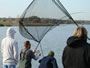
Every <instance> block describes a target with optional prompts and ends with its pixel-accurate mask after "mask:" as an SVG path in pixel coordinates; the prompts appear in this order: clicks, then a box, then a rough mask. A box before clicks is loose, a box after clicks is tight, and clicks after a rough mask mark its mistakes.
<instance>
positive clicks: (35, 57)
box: [31, 51, 39, 60]
mask: <svg viewBox="0 0 90 68" xmlns="http://www.w3.org/2000/svg"><path fill="white" fill-rule="evenodd" d="M31 53H32V58H33V59H34V60H37V59H39V55H37V54H36V55H35V54H34V53H33V52H32V51H31Z"/></svg>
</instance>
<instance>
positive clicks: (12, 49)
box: [1, 27, 18, 65]
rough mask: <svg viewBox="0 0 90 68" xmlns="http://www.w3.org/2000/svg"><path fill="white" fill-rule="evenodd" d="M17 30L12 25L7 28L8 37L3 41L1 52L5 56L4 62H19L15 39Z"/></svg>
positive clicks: (13, 63) (14, 63) (11, 63)
mask: <svg viewBox="0 0 90 68" xmlns="http://www.w3.org/2000/svg"><path fill="white" fill-rule="evenodd" d="M15 33H16V31H15V30H14V28H12V27H10V28H8V29H7V33H6V37H5V38H4V39H3V40H2V43H1V53H2V57H3V64H5V65H16V64H17V62H18V46H17V42H16V40H15V39H14V35H15Z"/></svg>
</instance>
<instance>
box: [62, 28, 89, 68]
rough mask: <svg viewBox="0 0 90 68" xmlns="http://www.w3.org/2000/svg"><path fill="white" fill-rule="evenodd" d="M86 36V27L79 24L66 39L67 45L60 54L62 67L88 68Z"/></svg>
mask: <svg viewBox="0 0 90 68" xmlns="http://www.w3.org/2000/svg"><path fill="white" fill-rule="evenodd" d="M87 36H88V32H87V30H86V28H85V27H83V26H79V27H77V28H76V29H75V31H74V33H73V36H71V37H69V38H68V39H67V46H66V47H65V48H64V51H63V55H62V64H63V67H64V68H90V44H89V43H88V42H87Z"/></svg>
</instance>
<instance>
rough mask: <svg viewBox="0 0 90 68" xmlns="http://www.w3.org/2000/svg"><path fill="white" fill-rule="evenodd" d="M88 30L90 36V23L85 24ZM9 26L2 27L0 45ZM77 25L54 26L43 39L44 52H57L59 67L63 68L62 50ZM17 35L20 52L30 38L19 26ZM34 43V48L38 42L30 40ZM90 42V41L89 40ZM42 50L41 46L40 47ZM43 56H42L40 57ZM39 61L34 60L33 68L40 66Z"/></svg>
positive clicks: (0, 62) (0, 65)
mask: <svg viewBox="0 0 90 68" xmlns="http://www.w3.org/2000/svg"><path fill="white" fill-rule="evenodd" d="M83 26H85V27H86V29H87V30H88V37H90V25H83ZM7 28H8V27H0V46H1V40H2V39H3V38H4V37H5V36H6V30H7ZM75 28H76V25H72V24H71V25H63V26H58V27H56V28H54V29H53V30H51V31H49V32H48V33H47V34H46V35H45V37H44V38H43V40H42V41H41V46H42V49H43V53H44V55H45V56H46V55H47V54H48V52H49V51H50V50H53V51H54V52H55V58H56V60H57V63H58V66H59V68H63V66H62V62H61V61H62V52H63V49H64V47H65V46H66V40H67V38H68V37H69V36H71V35H72V34H73V31H74V29H75ZM15 30H16V32H17V33H16V35H15V39H16V40H17V41H18V47H19V53H20V50H21V49H22V48H23V47H24V45H23V44H24V41H26V40H28V39H26V38H24V37H22V36H21V35H20V33H19V28H18V27H15ZM30 42H31V44H32V48H31V49H32V50H33V49H34V48H35V47H36V46H37V43H36V42H35V41H33V40H30ZM88 42H89V43H90V41H88ZM38 50H40V47H38ZM40 58H42V56H41V57H40ZM38 65H39V63H38V62H37V61H35V60H32V68H38ZM0 68H2V56H1V52H0Z"/></svg>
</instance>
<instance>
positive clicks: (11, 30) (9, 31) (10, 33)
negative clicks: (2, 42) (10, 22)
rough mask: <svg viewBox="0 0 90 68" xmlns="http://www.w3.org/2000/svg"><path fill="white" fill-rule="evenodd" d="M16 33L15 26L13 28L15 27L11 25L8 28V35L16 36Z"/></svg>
mask: <svg viewBox="0 0 90 68" xmlns="http://www.w3.org/2000/svg"><path fill="white" fill-rule="evenodd" d="M15 33H16V31H15V30H14V28H13V27H9V28H8V29H7V32H6V36H7V37H11V38H14V36H15Z"/></svg>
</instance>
